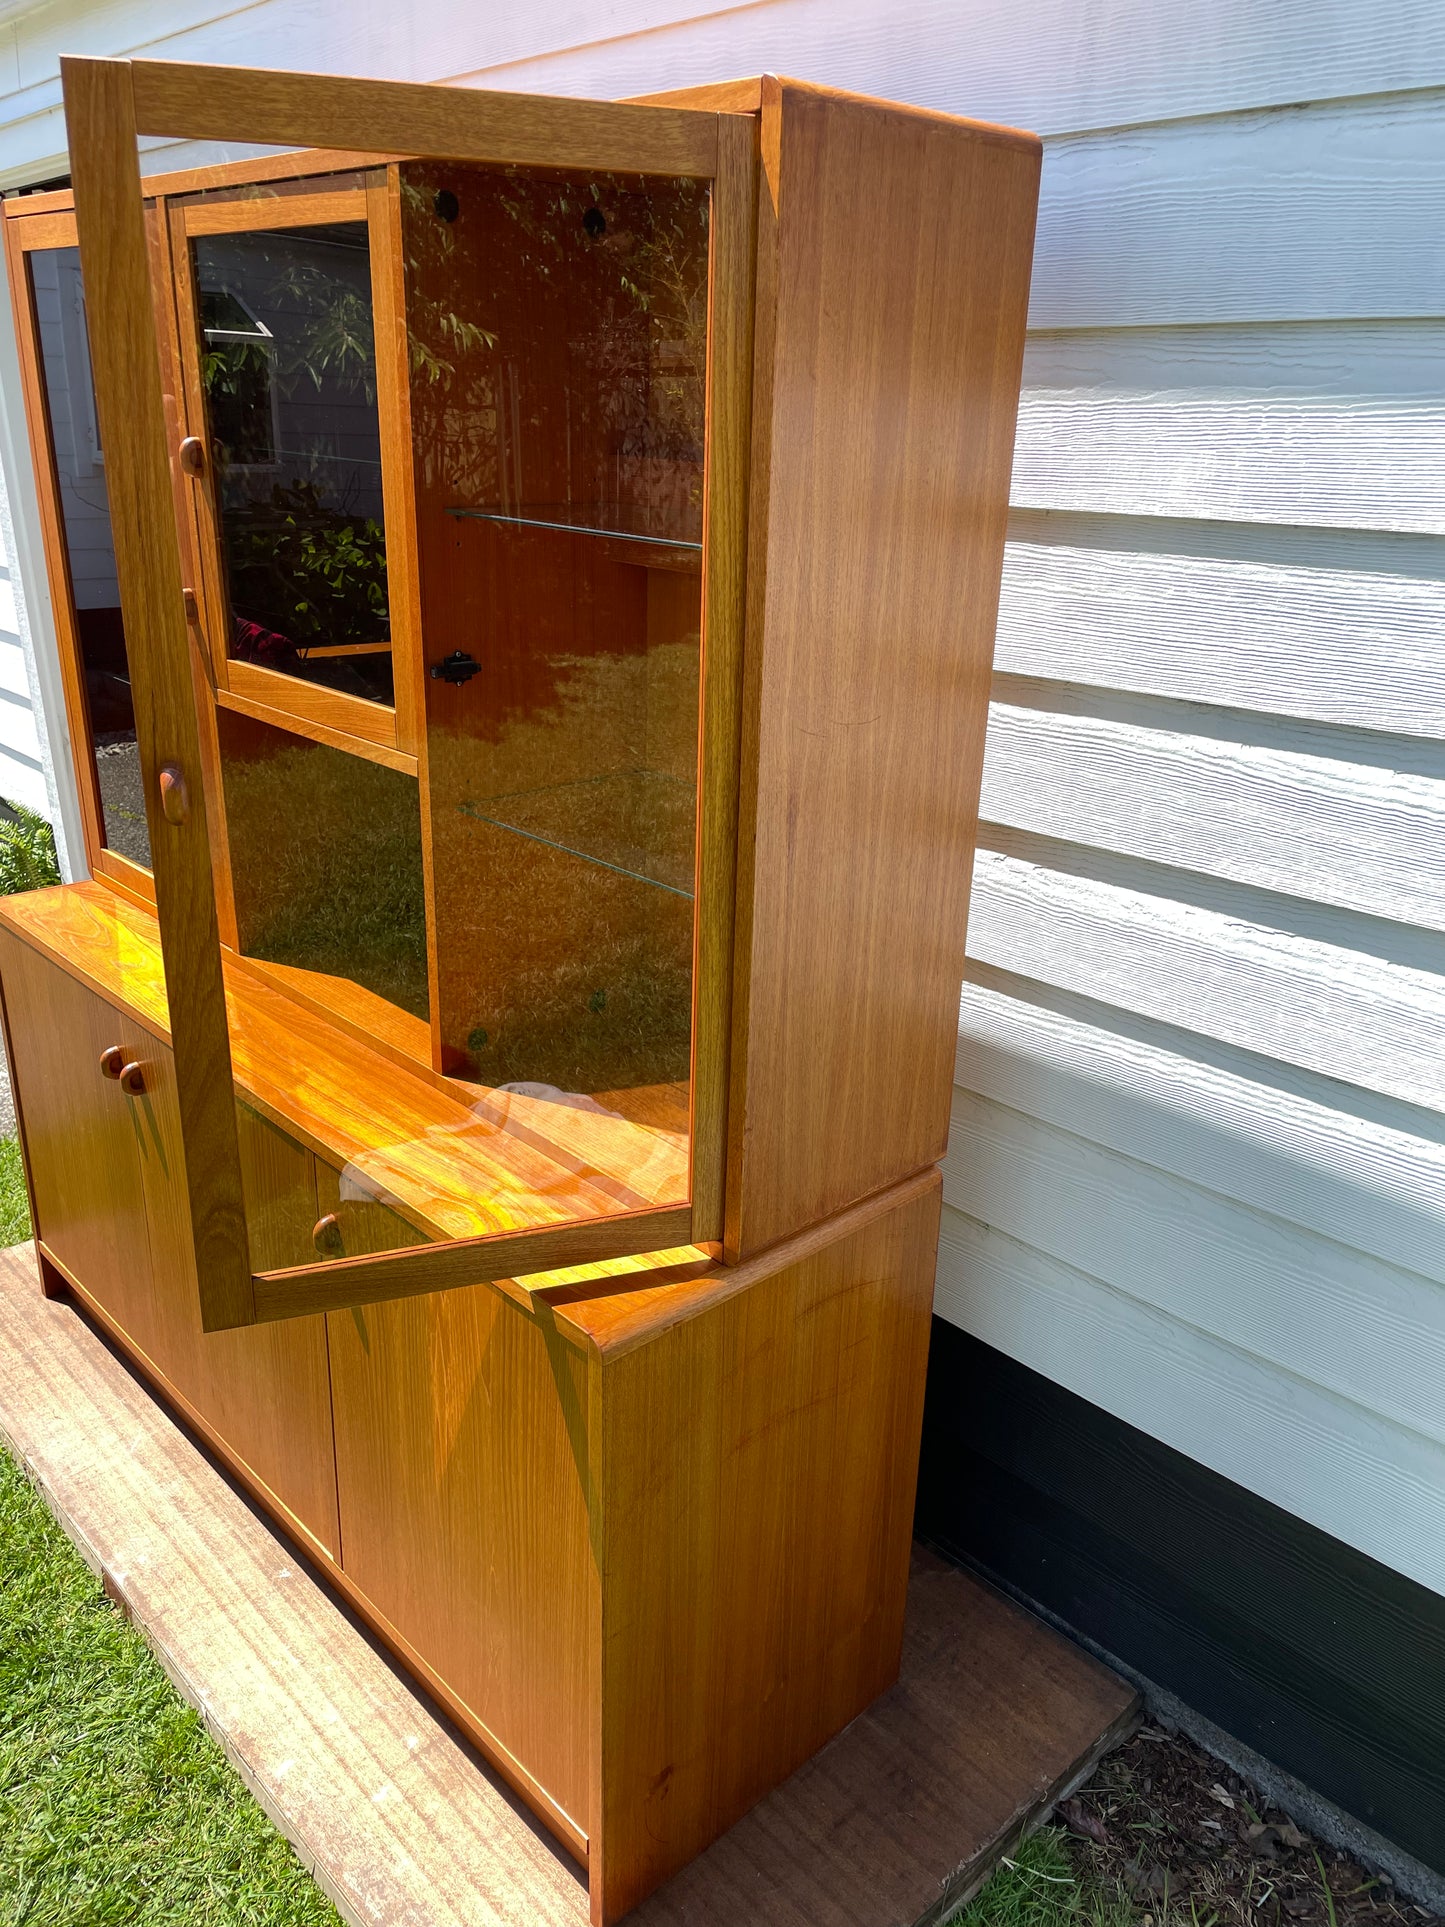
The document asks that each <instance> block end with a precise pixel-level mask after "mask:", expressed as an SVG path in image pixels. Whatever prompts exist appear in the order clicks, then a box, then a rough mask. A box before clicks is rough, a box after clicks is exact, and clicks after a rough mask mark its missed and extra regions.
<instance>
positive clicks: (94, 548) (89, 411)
mask: <svg viewBox="0 0 1445 1927" xmlns="http://www.w3.org/2000/svg"><path fill="white" fill-rule="evenodd" d="M26 260H27V262H28V264H29V268H30V285H31V290H32V292H33V294H34V299H35V318H36V323H37V326H38V329H39V335H40V362H41V376H42V382H43V387H44V391H45V409H46V415H47V417H48V425H49V431H50V444H51V450H52V453H53V456H54V461H55V475H56V481H57V483H58V488H59V497H60V523H61V532H62V535H63V537H64V542H65V557H66V563H67V567H68V572H69V576H70V582H69V593H70V606H71V609H72V611H73V615H74V621H75V629H76V637H77V641H78V643H79V652H80V668H81V675H82V679H83V681H84V686H85V704H86V710H87V714H88V717H89V725H90V739H91V741H90V747H91V753H92V754H93V755H94V758H95V773H96V778H97V783H98V787H99V792H100V812H101V823H102V830H103V834H104V838H105V844H106V847H107V848H108V849H111V850H114V851H115V852H116V853H117V854H118V855H120V856H125V857H129V858H130V860H131V861H132V862H133V863H139V864H143V865H144V866H145V867H146V868H147V869H149V867H150V860H151V852H150V836H149V833H148V831H147V829H146V815H145V795H144V791H143V787H142V784H141V773H140V752H139V750H138V748H137V746H136V734H135V706H134V703H133V701H132V697H131V685H130V662H129V659H128V658H127V655H126V646H125V624H124V622H123V620H122V618H121V610H120V589H119V586H118V584H117V581H116V572H115V548H114V545H113V543H112V541H111V532H110V502H109V498H108V497H107V495H106V487H105V455H104V451H103V450H102V448H101V445H100V429H99V426H98V421H97V416H96V408H95V388H94V385H93V383H92V380H91V372H90V337H89V335H88V333H87V330H86V320H85V296H84V292H83V290H82V287H81V281H80V251H79V249H78V248H36V249H35V250H33V251H32V252H31V253H29V254H27V256H26ZM55 587H56V594H57V598H59V597H62V596H64V594H65V588H64V586H63V585H61V584H56V585H55Z"/></svg>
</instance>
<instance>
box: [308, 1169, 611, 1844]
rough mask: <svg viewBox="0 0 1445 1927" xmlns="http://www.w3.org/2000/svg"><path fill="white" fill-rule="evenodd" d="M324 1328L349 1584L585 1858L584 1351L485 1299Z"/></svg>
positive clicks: (373, 1309) (474, 1295) (591, 1583)
mask: <svg viewBox="0 0 1445 1927" xmlns="http://www.w3.org/2000/svg"><path fill="white" fill-rule="evenodd" d="M343 1211H344V1206H343ZM327 1326H328V1330H329V1333H330V1341H331V1372H332V1398H333V1404H334V1410H335V1415H336V1473H337V1487H338V1492H339V1495H340V1505H341V1532H342V1543H343V1546H344V1548H345V1552H344V1561H345V1567H346V1572H347V1575H348V1577H349V1578H351V1579H352V1580H353V1581H354V1582H355V1583H356V1584H357V1585H358V1586H359V1587H360V1588H361V1589H362V1591H363V1592H365V1593H366V1594H367V1596H368V1597H369V1598H370V1599H371V1600H372V1601H373V1603H374V1604H375V1606H376V1607H377V1608H378V1610H379V1611H380V1612H381V1613H382V1614H383V1615H384V1616H385V1618H386V1619H387V1621H388V1622H389V1623H390V1624H391V1625H392V1626H394V1627H395V1628H396V1630H397V1631H398V1632H399V1633H401V1634H402V1635H403V1636H404V1637H405V1638H406V1639H407V1640H408V1642H409V1643H410V1644H411V1646H412V1647H413V1648H415V1650H416V1651H418V1652H420V1653H422V1654H424V1655H425V1656H426V1658H427V1660H428V1662H429V1663H430V1665H431V1666H432V1667H433V1668H434V1669H435V1670H436V1671H437V1672H438V1673H439V1674H440V1675H441V1676H442V1677H443V1678H444V1679H445V1680H446V1681H447V1683H448V1685H449V1686H450V1687H451V1689H452V1691H453V1693H454V1694H455V1695H456V1697H457V1698H458V1699H459V1700H460V1701H461V1702H462V1703H463V1704H464V1705H465V1706H466V1707H467V1708H469V1709H470V1711H471V1713H472V1715H473V1717H474V1719H475V1720H476V1721H477V1722H478V1723H479V1724H480V1725H481V1726H482V1727H484V1728H485V1729H486V1731H487V1733H488V1735H489V1737H490V1740H491V1750H492V1754H493V1757H494V1758H495V1759H497V1760H498V1762H499V1763H500V1764H502V1765H503V1766H504V1768H505V1769H506V1771H507V1772H508V1775H509V1777H510V1778H511V1779H512V1781H513V1783H514V1784H516V1785H518V1786H520V1787H522V1788H523V1790H524V1791H525V1793H526V1795H527V1797H528V1798H529V1799H530V1801H531V1803H532V1804H533V1805H534V1806H535V1807H537V1808H538V1809H539V1810H540V1811H541V1812H542V1813H543V1814H544V1815H545V1817H546V1819H547V1821H548V1824H549V1825H551V1826H552V1827H553V1828H554V1830H555V1831H557V1832H558V1833H559V1834H560V1835H561V1836H562V1837H563V1838H564V1839H566V1840H567V1841H568V1843H569V1844H570V1845H571V1847H572V1849H573V1851H574V1852H578V1853H580V1854H582V1855H585V1854H586V1852H587V1847H588V1835H589V1831H590V1825H591V1821H590V1805H589V1784H588V1775H589V1768H590V1760H589V1753H590V1742H591V1732H592V1707H591V1701H590V1697H589V1691H588V1689H589V1683H590V1681H589V1666H588V1658H589V1651H590V1640H591V1629H592V1626H593V1623H594V1620H595V1616H596V1612H597V1598H596V1592H597V1583H598V1581H597V1569H596V1566H595V1564H594V1561H593V1557H592V1552H591V1545H590V1542H589V1508H590V1504H591V1498H592V1490H591V1487H592V1478H591V1474H590V1472H589V1469H588V1463H587V1454H586V1396H587V1384H586V1357H585V1352H584V1350H583V1347H582V1346H581V1345H579V1344H578V1343H577V1341H576V1340H575V1338H573V1339H570V1340H569V1339H568V1338H566V1337H565V1336H564V1334H563V1333H562V1332H561V1331H560V1330H559V1329H558V1327H557V1326H556V1324H555V1323H554V1322H553V1321H552V1320H550V1319H549V1318H546V1317H540V1318H534V1317H531V1316H530V1315H529V1314H528V1312H527V1310H526V1309H525V1308H524V1307H523V1306H519V1305H517V1304H514V1303H513V1302H511V1301H510V1300H509V1299H507V1298H505V1297H504V1296H502V1295H501V1294H500V1293H499V1292H496V1291H491V1290H488V1289H486V1288H485V1287H476V1288H474V1289H472V1290H463V1291H452V1292H445V1293H434V1294H432V1295H430V1296H427V1297H418V1298H410V1299H407V1300H406V1301H404V1302H401V1303H393V1304H385V1305H373V1306H367V1307H366V1308H365V1309H362V1310H358V1311H355V1312H337V1313H333V1314H332V1316H331V1317H330V1318H329V1319H328V1321H327Z"/></svg>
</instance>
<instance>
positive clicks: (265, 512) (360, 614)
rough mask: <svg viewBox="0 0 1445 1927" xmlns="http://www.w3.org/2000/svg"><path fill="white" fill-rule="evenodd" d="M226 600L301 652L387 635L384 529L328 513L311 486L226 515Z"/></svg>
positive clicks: (241, 505)
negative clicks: (343, 639) (333, 640)
mask: <svg viewBox="0 0 1445 1927" xmlns="http://www.w3.org/2000/svg"><path fill="white" fill-rule="evenodd" d="M226 548H227V559H228V560H229V562H230V571H231V599H232V603H233V605H234V607H235V609H236V612H237V614H238V615H244V616H246V617H248V618H249V619H250V620H251V621H253V622H260V623H262V624H264V625H265V626H266V627H268V628H273V629H275V630H277V631H278V632H279V633H280V634H282V635H284V636H286V637H287V638H288V639H289V640H290V641H291V642H294V643H295V644H296V645H297V647H298V648H301V649H305V648H306V646H307V644H308V643H318V642H325V641H328V640H330V639H331V638H333V637H335V636H338V635H340V636H351V637H356V636H363V635H369V636H372V637H375V638H377V639H380V638H382V637H384V636H385V635H386V634H387V628H388V621H387V601H386V540H385V536H384V535H383V532H382V528H381V524H380V523H379V522H375V521H373V520H372V519H371V518H370V517H369V516H368V517H366V518H365V519H362V518H358V517H352V516H348V515H346V514H344V513H342V512H339V511H336V510H328V509H327V508H326V507H325V506H324V505H323V503H322V501H321V497H320V494H319V492H318V490H317V489H316V488H315V487H314V486H313V485H312V484H311V483H309V482H295V483H292V484H291V485H290V486H289V487H282V486H281V485H280V484H278V485H277V486H276V487H275V488H273V489H272V491H271V497H270V500H269V501H254V500H251V501H244V502H238V503H236V504H235V505H233V506H231V507H230V508H228V510H227V515H226Z"/></svg>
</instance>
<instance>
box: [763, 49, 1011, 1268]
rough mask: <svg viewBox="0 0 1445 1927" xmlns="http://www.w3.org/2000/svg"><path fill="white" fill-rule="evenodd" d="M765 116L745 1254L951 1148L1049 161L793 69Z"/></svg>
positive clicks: (767, 97)
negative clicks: (816, 86) (984, 772)
mask: <svg viewBox="0 0 1445 1927" xmlns="http://www.w3.org/2000/svg"><path fill="white" fill-rule="evenodd" d="M763 123H764V124H763V159H764V167H765V169H766V170H767V174H768V189H769V191H768V192H767V193H765V194H763V195H762V196H761V199H760V207H761V213H762V223H763V225H762V231H761V232H760V235H759V273H758V281H759V300H760V302H761V301H762V300H763V299H765V298H768V294H769V291H770V290H771V296H770V298H771V299H772V300H773V301H774V302H775V304H776V305H775V311H774V313H773V315H772V317H771V322H770V325H769V323H768V322H767V321H766V320H765V317H764V316H763V315H761V314H760V315H759V321H758V338H759V343H760V346H766V348H767V353H768V357H769V361H768V366H767V367H766V369H764V368H761V367H760V368H759V370H758V372H757V375H756V378H755V379H756V389H755V392H756V394H757V397H758V413H757V416H756V417H755V421H754V443H753V446H754V463H755V467H759V466H760V465H765V466H764V467H760V472H761V473H765V474H766V478H767V491H766V495H767V500H766V512H765V513H764V514H758V513H755V515H754V529H753V542H752V545H751V549H750V556H749V570H750V576H751V581H750V587H749V634H748V645H747V647H748V672H747V687H746V691H745V702H746V705H747V714H746V716H745V722H744V732H745V733H744V743H745V750H744V758H743V766H744V773H743V784H744V790H743V812H744V818H745V820H744V823H743V825H742V827H741V833H740V838H739V849H740V875H739V897H740V907H739V932H740V942H739V957H738V985H737V991H736V994H735V1011H736V1012H737V1021H738V1024H739V1029H738V1032H737V1034H736V1044H735V1050H736V1056H735V1074H736V1075H737V1077H738V1080H739V1082H738V1085H737V1086H736V1087H735V1090H734V1094H733V1104H732V1110H731V1115H730V1128H731V1144H730V1154H729V1196H728V1215H729V1226H728V1231H729V1238H728V1242H729V1248H730V1255H741V1254H745V1253H746V1252H749V1251H755V1250H758V1249H760V1248H762V1247H764V1246H766V1245H768V1244H770V1243H772V1242H773V1241H774V1240H776V1239H779V1238H782V1237H786V1236H788V1235H790V1234H792V1233H793V1232H795V1231H797V1230H799V1229H801V1228H802V1227H804V1226H806V1225H808V1224H811V1223H816V1222H818V1221H819V1220H821V1219H823V1218H825V1217H827V1216H829V1215H831V1214H832V1213H833V1212H835V1211H838V1210H840V1209H842V1208H843V1207H845V1206H846V1205H848V1204H850V1203H851V1202H853V1201H855V1200H857V1199H859V1198H862V1197H865V1196H867V1195H869V1194H870V1193H872V1192H874V1191H877V1190H881V1189H882V1188H884V1187H885V1186H887V1185H889V1184H892V1183H895V1182H897V1181H899V1180H900V1179H902V1178H904V1177H906V1176H907V1175H909V1173H911V1172H913V1171H916V1170H919V1169H920V1168H922V1167H924V1166H926V1165H928V1164H929V1163H931V1162H932V1161H933V1160H935V1159H936V1158H938V1157H940V1156H941V1155H942V1153H943V1149H944V1145H945V1141H946V1135H947V1125H948V1100H949V1091H950V1086H951V1082H952V1067H953V1056H954V1046H955V1040H956V1036H957V1007H958V995H959V984H960V981H961V978H962V973H963V956H964V935H965V925H966V921H967V913H968V886H969V870H970V862H971V857H972V850H973V840H974V828H975V822H976V816H977V807H978V789H979V779H980V772H981V766H982V756H983V734H984V722H985V714H986V708H987V700H988V684H989V674H990V668H991V662H992V651H993V636H994V623H995V618H996V615H997V608H998V589H999V578H1000V573H1001V569H1002V560H1003V539H1004V525H1005V517H1006V512H1007V497H1008V482H1009V472H1010V467H1011V463H1012V455H1013V436H1014V422H1015V416H1016V412H1017V406H1018V385H1019V375H1020V369H1021V366H1022V356H1023V336H1024V322H1025V315H1026V309H1027V297H1028V281H1029V267H1030V259H1031V250H1032V241H1033V225H1034V209H1035V203H1036V198H1037V187H1038V170H1039V154H1038V146H1037V143H1036V142H1033V141H1031V140H1030V139H1029V138H1028V137H1026V136H1017V135H1015V136H1009V135H994V134H991V133H988V132H979V131H977V130H973V129H970V128H968V127H966V126H963V125H960V124H956V123H950V122H948V121H946V120H943V119H941V118H935V117H926V116H922V115H914V114H907V113H899V112H894V111H891V110H889V109H887V108H884V107H880V106H874V105H873V104H871V103H868V102H861V101H854V100H850V99H847V98H840V97H830V96H827V95H823V94H817V93H812V92H810V91H809V90H807V89H804V88H797V87H794V86H793V85H791V84H790V83H786V82H784V83H781V84H779V83H777V82H769V83H766V86H765V94H764V115H763ZM769 257H771V259H769ZM756 507H757V497H756V494H755V509H756ZM750 785H751V790H750Z"/></svg>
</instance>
